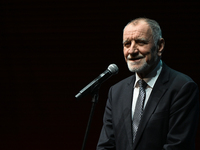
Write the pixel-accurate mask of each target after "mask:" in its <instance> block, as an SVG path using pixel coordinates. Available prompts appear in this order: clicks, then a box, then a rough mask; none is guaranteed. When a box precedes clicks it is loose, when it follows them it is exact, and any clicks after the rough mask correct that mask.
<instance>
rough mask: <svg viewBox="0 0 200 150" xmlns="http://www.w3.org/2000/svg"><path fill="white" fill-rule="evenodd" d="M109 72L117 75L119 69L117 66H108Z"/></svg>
mask: <svg viewBox="0 0 200 150" xmlns="http://www.w3.org/2000/svg"><path fill="white" fill-rule="evenodd" d="M108 70H109V71H110V72H111V73H112V74H117V73H118V72H119V68H118V67H117V65H115V64H110V65H109V66H108Z"/></svg>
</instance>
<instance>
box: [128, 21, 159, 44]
mask: <svg viewBox="0 0 200 150" xmlns="http://www.w3.org/2000/svg"><path fill="white" fill-rule="evenodd" d="M139 21H145V22H146V23H147V24H148V25H149V27H150V28H151V30H152V36H153V40H154V44H155V46H156V45H157V44H158V42H159V40H160V39H161V38H162V31H161V28H160V25H159V24H158V22H156V21H155V20H152V19H149V18H136V19H134V20H131V21H130V22H129V23H128V24H127V25H129V24H133V25H137V24H138V23H139ZM127 25H126V26H127Z"/></svg>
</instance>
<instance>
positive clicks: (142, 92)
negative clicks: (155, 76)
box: [133, 79, 147, 142]
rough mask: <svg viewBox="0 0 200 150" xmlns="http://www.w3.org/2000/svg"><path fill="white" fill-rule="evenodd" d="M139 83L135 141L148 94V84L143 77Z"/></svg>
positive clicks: (135, 116)
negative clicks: (146, 91)
mask: <svg viewBox="0 0 200 150" xmlns="http://www.w3.org/2000/svg"><path fill="white" fill-rule="evenodd" d="M138 84H139V88H140V89H139V95H138V99H137V102H136V106H135V112H134V115H133V142H134V141H135V137H136V134H137V130H138V126H139V124H140V120H141V117H142V114H143V105H144V100H145V96H146V93H145V88H146V86H147V84H146V82H145V81H144V80H141V79H140V80H139V81H138Z"/></svg>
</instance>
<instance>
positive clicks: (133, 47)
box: [128, 42, 138, 54]
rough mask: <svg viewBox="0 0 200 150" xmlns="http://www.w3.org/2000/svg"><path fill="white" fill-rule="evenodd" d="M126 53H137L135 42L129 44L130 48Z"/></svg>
mask: <svg viewBox="0 0 200 150" xmlns="http://www.w3.org/2000/svg"><path fill="white" fill-rule="evenodd" d="M128 52H129V53H130V54H132V53H137V52H138V49H137V46H136V44H135V42H131V46H130V48H129V51H128Z"/></svg>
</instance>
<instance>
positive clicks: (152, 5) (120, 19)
mask: <svg viewBox="0 0 200 150" xmlns="http://www.w3.org/2000/svg"><path fill="white" fill-rule="evenodd" d="M199 6H200V3H199V2H192V1H188V2H183V1H182V2H181V1H176V2H161V1H159V2H156V1H155V2H143V1H142V2H138V1H130V0H124V1H122V0H121V1H117V0H116V1H114V0H113V1H107V2H101V1H96V2H94V1H93V2H91V1H80V0H79V1H77V0H71V1H70V0H68V1H66V0H34V1H31V0H29V1H26V0H17V1H10V0H1V2H0V13H1V16H0V17H1V18H0V25H1V27H0V38H1V39H0V66H1V72H0V88H1V89H0V148H1V149H2V150H12V149H16V150H27V149H28V150H54V149H59V150H64V149H66V150H72V149H73V150H79V149H81V147H82V142H83V138H84V134H85V129H86V125H87V121H88V118H89V113H90V108H91V96H86V97H84V98H83V99H81V100H76V99H75V98H74V96H75V95H76V94H77V93H78V91H79V90H81V89H82V88H83V87H84V86H85V85H87V84H88V83H89V82H90V81H92V80H93V79H94V78H95V77H97V76H98V75H99V74H100V73H101V72H103V71H104V70H105V69H106V68H107V67H108V65H109V64H111V63H115V64H117V66H118V67H119V73H118V75H115V76H113V77H112V78H110V79H109V80H108V81H106V82H105V83H104V84H103V85H102V86H101V89H100V93H99V94H100V96H99V102H98V103H97V106H96V109H95V114H94V117H93V120H92V124H91V130H90V133H89V137H88V140H87V144H86V149H90V150H92V149H95V147H96V144H97V141H98V138H99V134H100V130H101V127H102V117H103V112H104V107H105V103H106V98H107V93H108V90H109V87H110V86H111V85H113V84H114V83H116V82H118V81H120V80H121V79H123V78H125V77H127V76H129V75H131V73H130V72H129V71H128V69H127V66H126V63H125V61H124V58H123V51H122V30H123V28H124V26H125V25H126V23H127V22H129V21H130V20H132V19H134V18H137V17H148V18H152V19H155V20H157V21H158V22H159V23H160V26H161V28H162V31H163V37H164V38H165V41H166V46H165V52H164V54H163V61H164V62H165V63H166V64H167V65H168V66H170V67H172V68H174V69H176V70H178V71H180V72H183V73H185V74H187V75H189V76H191V77H192V78H193V79H194V81H195V82H197V84H198V85H199V84H200V79H199V75H200V73H199V65H200V60H199V52H198V51H199V45H200V42H199V41H200V38H199V35H200V29H199V26H200V17H199V14H200V9H199ZM199 132H200V129H199V130H198V133H197V139H196V147H197V150H198V149H199V150H200V144H199V140H200V133H199Z"/></svg>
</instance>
